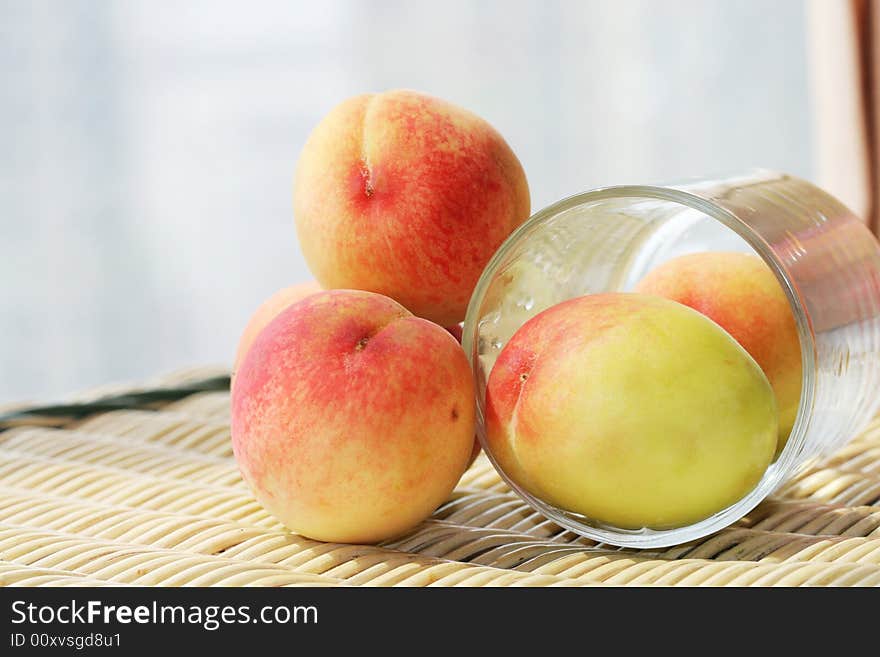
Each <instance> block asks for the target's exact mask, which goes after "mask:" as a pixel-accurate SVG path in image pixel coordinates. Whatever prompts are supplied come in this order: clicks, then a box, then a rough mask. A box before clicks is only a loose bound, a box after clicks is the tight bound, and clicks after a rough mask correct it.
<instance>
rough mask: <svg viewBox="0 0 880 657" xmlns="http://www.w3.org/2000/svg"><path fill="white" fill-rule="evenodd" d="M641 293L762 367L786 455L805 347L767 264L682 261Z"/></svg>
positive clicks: (653, 276)
mask: <svg viewBox="0 0 880 657" xmlns="http://www.w3.org/2000/svg"><path fill="white" fill-rule="evenodd" d="M636 291H637V292H642V293H644V294H656V295H659V296H663V297H667V298H669V299H672V300H673V301H678V302H679V303H683V304H685V305H686V306H690V307H691V308H693V309H694V310H697V311H699V312H701V313H703V314H704V315H706V316H707V317H708V318H709V319H711V320H713V321H714V322H716V323H717V324H719V325H720V326H721V327H722V328H723V329H724V330H725V331H727V332H728V333H730V334H731V335H732V336H733V337H734V338H736V340H737V342H739V343H740V344H741V345H742V346H743V347H745V350H746V351H748V352H749V354H751V356H752V358H754V359H755V360H756V361H758V365H760V366H761V369H763V370H764V374H766V375H767V378H768V379H769V380H770V385H772V386H773V392H774V393H775V394H776V403H777V406H778V407H779V445H778V448H777V453H778V452H781V451H782V448H783V447H784V446H785V442H786V441H787V440H788V434H789V433H791V429H792V427H793V426H794V420H795V418H796V417H797V411H798V406H799V404H800V396H801V345H800V339H799V338H798V332H797V327H796V326H795V323H794V316H793V315H792V312H791V307H790V306H789V304H788V300H787V299H786V297H785V293H784V292H783V291H782V287H781V286H780V284H779V281H777V280H776V277H775V276H774V275H773V272H772V271H771V270H770V268H769V267H768V266H767V265H766V264H765V263H764V261H763V260H761V259H760V258H759V257H758V256H756V255H751V254H747V253H727V252H705V253H695V254H692V255H686V256H681V257H679V258H673V259H672V260H669V261H668V262H665V263H663V264H662V265H660V266H659V267H657V268H656V269H654V270H653V271H651V272H650V273H648V275H647V276H645V278H644V279H642V280H641V281H640V282H639V284H638V285H637V286H636Z"/></svg>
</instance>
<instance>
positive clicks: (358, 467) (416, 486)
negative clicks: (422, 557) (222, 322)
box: [231, 290, 475, 543]
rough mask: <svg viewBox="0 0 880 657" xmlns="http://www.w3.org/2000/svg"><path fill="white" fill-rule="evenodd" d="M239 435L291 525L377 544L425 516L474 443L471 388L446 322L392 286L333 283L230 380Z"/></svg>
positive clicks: (272, 507)
mask: <svg viewBox="0 0 880 657" xmlns="http://www.w3.org/2000/svg"><path fill="white" fill-rule="evenodd" d="M231 409H232V447H233V451H234V453H235V458H236V460H237V462H238V465H239V469H240V470H241V473H242V476H243V477H244V479H245V481H247V483H248V484H249V485H250V487H251V489H252V490H253V492H254V495H255V496H256V497H257V499H258V500H259V501H260V502H261V503H262V504H263V506H264V507H265V508H266V509H267V510H268V511H270V512H271V513H272V514H273V515H275V516H276V517H277V518H278V519H279V520H280V521H281V522H282V523H284V524H285V525H286V526H287V527H289V528H290V529H292V530H293V531H295V532H298V533H300V534H302V535H304V536H308V537H310V538H314V539H318V540H323V541H338V542H345V543H371V542H376V541H381V540H383V539H387V538H391V537H394V536H396V535H398V534H400V533H402V532H404V531H406V530H407V529H409V528H410V527H412V526H414V525H415V524H417V523H419V522H420V521H422V520H423V519H425V518H426V517H427V516H429V515H430V514H431V513H432V512H433V511H434V509H435V508H436V507H437V506H439V505H440V504H441V503H442V502H443V501H444V500H445V499H446V498H447V497H448V495H449V494H450V492H451V491H452V489H453V487H454V486H455V484H456V483H457V482H458V479H459V478H460V476H461V474H462V473H463V472H464V469H465V466H466V465H467V463H468V459H469V458H470V455H471V449H472V447H473V436H474V411H475V409H474V388H473V381H472V377H471V371H470V367H469V365H468V362H467V358H466V357H465V355H464V352H463V351H462V349H461V347H460V346H459V345H458V344H457V343H456V341H455V339H454V338H453V337H452V336H451V335H449V333H448V332H447V331H446V330H445V329H443V328H441V327H439V326H437V325H435V324H432V323H431V322H429V321H427V320H424V319H420V318H418V317H415V316H413V315H412V314H411V313H410V312H408V311H407V310H406V309H405V308H403V307H402V306H401V305H400V304H398V303H396V302H395V301H393V300H391V299H389V298H387V297H384V296H382V295H378V294H373V293H370V292H362V291H354V290H331V291H327V292H320V293H318V294H314V295H311V296H309V297H307V298H305V299H303V300H301V301H299V302H298V303H295V304H293V305H292V306H289V307H288V308H287V309H286V310H284V311H282V312H281V314H279V315H278V316H277V317H275V319H273V320H272V321H271V322H269V324H267V325H266V327H265V328H264V329H263V330H262V331H261V332H260V333H259V335H257V337H256V339H255V340H254V342H253V344H252V345H251V348H250V349H249V350H248V352H247V354H246V355H245V357H244V359H243V360H242V362H241V365H240V367H239V370H238V374H237V376H236V378H235V383H234V385H233V388H232V403H231Z"/></svg>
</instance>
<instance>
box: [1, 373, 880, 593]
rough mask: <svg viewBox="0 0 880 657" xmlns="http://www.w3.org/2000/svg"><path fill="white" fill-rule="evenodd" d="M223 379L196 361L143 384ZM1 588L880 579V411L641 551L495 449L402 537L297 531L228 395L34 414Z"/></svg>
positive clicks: (13, 454) (9, 464) (17, 447)
mask: <svg viewBox="0 0 880 657" xmlns="http://www.w3.org/2000/svg"><path fill="white" fill-rule="evenodd" d="M222 374H224V372H223V371H222V370H218V369H217V368H201V369H196V370H190V371H187V372H182V373H178V374H176V375H173V376H170V377H165V378H163V379H161V380H156V381H152V382H147V383H145V384H144V385H143V386H142V389H156V388H157V387H158V388H161V387H162V386H166V387H169V388H170V387H174V386H181V385H182V386H185V385H186V384H187V383H189V382H193V381H200V380H204V379H205V378H206V377H211V376H217V375H222ZM138 389H139V388H132V387H131V386H127V387H126V386H109V387H105V388H102V389H99V390H92V391H89V392H87V393H83V394H81V395H77V396H76V397H75V398H73V399H71V400H68V401H71V402H80V403H84V402H90V401H94V400H100V399H102V398H104V397H105V396H107V395H113V394H119V393H120V392H126V391H131V390H135V391H136V390H138ZM119 406H125V404H124V403H121V404H119ZM12 410H14V409H13V408H12V407H6V408H5V409H3V411H4V412H7V413H8V412H10V411H12ZM4 428H5V429H6V430H3V429H4ZM0 585H4V586H126V585H135V586H138V585H140V586H143V585H154V586H591V585H593V586H594V585H636V586H645V585H668V586H878V585H880V419H877V420H875V421H874V422H873V423H872V424H871V425H870V426H869V427H867V428H866V429H865V431H863V432H862V433H861V434H860V435H859V436H857V437H856V438H855V439H854V440H853V441H852V442H851V443H850V444H849V445H847V446H846V447H845V448H844V449H842V450H841V451H840V452H838V453H836V454H834V455H833V456H831V457H830V458H828V459H826V460H824V461H823V462H821V463H819V464H817V465H816V466H815V467H813V468H811V469H809V470H807V471H805V472H804V473H802V474H801V475H800V476H798V477H797V478H796V479H795V480H793V481H791V482H789V483H788V484H787V485H785V486H784V487H783V488H782V489H781V490H780V491H778V493H777V494H776V495H775V496H774V497H773V498H772V499H770V500H767V501H765V502H764V503H762V504H761V505H760V506H759V507H758V508H757V509H755V510H754V511H753V512H752V513H750V514H749V515H748V516H747V517H746V518H744V519H743V520H741V521H740V522H739V523H737V524H736V525H734V526H732V527H729V528H727V529H725V530H723V531H721V532H719V533H717V534H714V535H712V536H709V537H706V538H703V539H700V540H697V541H694V542H691V543H687V544H684V545H679V546H676V547H670V548H662V549H657V550H631V549H619V548H614V547H612V546H608V545H601V544H596V543H595V542H593V541H590V540H587V539H584V538H582V537H579V536H577V535H576V534H573V533H572V532H569V531H566V530H563V529H561V528H560V527H559V526H557V525H555V524H554V523H553V522H551V521H549V520H547V519H546V518H544V517H542V516H541V515H540V514H538V513H537V512H535V511H534V510H532V509H531V508H530V507H529V506H528V505H526V504H525V503H524V502H523V501H522V500H520V498H518V497H517V496H516V495H515V494H514V493H513V492H512V491H511V490H510V489H509V488H508V487H507V486H506V485H505V484H504V482H503V481H502V480H501V478H500V477H499V476H498V475H497V473H496V472H495V471H494V470H493V468H492V466H491V464H490V463H489V461H488V460H487V459H486V458H485V456H482V455H481V456H480V457H479V458H478V459H477V461H476V462H475V463H474V465H473V466H472V467H471V468H470V469H469V470H468V471H467V472H466V473H465V474H464V476H463V477H462V478H461V481H460V482H459V484H458V487H457V488H456V489H455V491H454V492H453V494H452V495H451V497H450V498H449V500H448V501H447V502H446V503H445V504H443V505H442V506H441V507H440V508H438V509H437V511H436V512H435V513H434V515H433V517H432V518H431V519H429V520H427V521H425V522H424V523H422V524H421V525H420V526H418V527H416V528H415V529H413V530H412V531H411V532H409V533H408V534H406V535H405V536H402V537H400V538H397V539H395V540H393V541H390V542H387V543H384V544H381V545H375V546H373V545H370V546H364V545H343V544H333V543H321V542H317V541H313V540H309V539H306V538H303V537H301V536H298V535H295V534H292V533H290V532H289V531H287V530H286V529H285V528H284V527H282V526H281V525H280V524H278V523H277V522H276V521H275V520H274V519H273V518H272V516H271V515H269V514H268V513H267V512H266V511H264V510H263V509H262V508H261V507H260V505H259V504H258V503H257V502H256V501H255V500H254V498H253V497H252V495H251V493H250V491H249V490H248V487H247V486H246V485H245V484H244V482H243V481H242V479H241V477H240V476H239V474H238V470H237V468H236V465H235V461H234V460H233V458H232V448H231V442H230V436H229V394H228V392H226V391H223V390H218V391H208V392H195V393H193V394H186V395H185V396H181V398H180V399H176V400H172V401H167V400H164V399H159V400H156V401H154V402H151V403H146V404H140V405H139V406H138V407H137V408H122V407H120V408H110V409H106V410H103V411H101V412H95V413H92V414H90V415H87V416H86V417H77V418H70V417H63V416H59V415H58V414H56V415H55V416H50V417H44V416H41V415H33V416H30V417H24V418H19V419H17V420H16V421H14V422H6V423H5V424H0Z"/></svg>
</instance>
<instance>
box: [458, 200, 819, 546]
mask: <svg viewBox="0 0 880 657" xmlns="http://www.w3.org/2000/svg"><path fill="white" fill-rule="evenodd" d="M615 198H617V199H620V198H635V199H655V200H661V201H669V202H671V203H676V204H679V205H682V206H684V207H686V208H691V209H694V210H697V211H699V212H702V213H703V214H705V215H706V216H708V217H710V218H712V219H714V220H716V221H718V222H720V223H721V224H723V225H724V226H726V227H728V228H730V229H731V230H733V231H735V232H736V233H737V234H738V235H739V236H740V237H742V238H743V239H744V240H745V241H746V242H747V243H748V244H749V246H751V247H752V248H753V249H754V250H755V252H756V253H757V254H758V255H759V256H760V257H761V258H762V259H763V260H764V262H766V263H767V264H768V265H769V266H770V268H771V269H772V270H773V273H774V274H775V275H776V278H777V279H778V280H779V283H780V285H782V289H783V290H784V292H785V295H786V297H787V299H788V302H789V305H790V306H791V309H792V312H793V314H794V317H795V323H796V325H797V330H798V336H799V338H800V343H801V362H802V371H803V377H802V382H801V397H800V402H799V407H798V413H797V417H796V419H795V423H794V427H793V428H792V431H791V434H789V438H788V441H787V443H786V446H785V448H784V449H783V451H782V454H781V455H780V456H779V458H777V459H776V460H775V461H774V462H773V463H771V464H770V466H769V467H768V468H767V470H766V471H765V472H764V475H763V476H762V477H761V480H760V481H759V482H758V484H757V485H756V486H755V487H754V488H753V489H752V490H751V491H750V492H749V493H747V494H746V495H745V496H744V497H742V498H740V499H739V500H738V501H737V502H734V503H733V504H731V505H730V506H728V507H726V508H724V509H722V510H720V511H718V512H716V513H714V514H713V515H711V516H709V517H708V518H704V519H703V520H699V521H697V522H694V523H691V524H689V525H683V526H681V527H674V528H668V529H649V528H642V529H622V528H619V527H614V526H612V525H606V524H604V523H600V522H597V521H592V520H589V519H588V518H585V517H583V516H579V515H578V514H576V513H573V512H571V511H565V510H563V509H560V508H558V507H555V506H553V505H551V504H549V503H547V502H544V501H543V500H541V499H539V498H537V497H535V496H534V495H532V494H530V493H529V492H527V491H525V490H524V489H522V488H521V487H520V486H519V485H518V484H517V483H516V482H514V481H512V480H511V479H510V477H508V476H507V474H506V473H505V472H504V471H503V470H502V469H501V468H500V467H499V466H498V463H497V462H496V461H495V458H494V457H493V455H492V453H491V451H490V450H489V449H487V439H486V430H485V422H484V419H485V395H484V394H482V393H481V392H480V380H479V377H478V374H477V373H478V367H479V363H478V362H477V357H478V355H477V353H476V348H477V341H476V338H477V331H478V328H479V325H478V322H479V320H480V318H479V316H478V313H479V309H480V306H482V304H483V300H484V298H485V296H486V292H487V290H488V287H489V285H490V283H491V282H492V280H493V279H494V277H495V273H496V271H497V269H498V267H499V265H501V264H502V263H504V261H505V259H506V258H507V255H508V254H509V253H510V251H511V250H512V249H513V248H515V246H516V245H517V244H518V243H519V242H520V241H521V240H523V239H527V238H528V235H529V234H531V233H532V232H533V231H535V230H537V229H538V228H539V227H540V226H541V225H542V224H543V223H544V222H546V221H548V220H549V219H551V218H553V217H555V216H557V215H558V214H560V213H562V212H566V211H568V210H571V209H573V208H576V207H578V206H581V205H586V204H590V203H595V202H597V201H603V200H608V199H615ZM462 347H463V348H464V350H465V353H466V354H467V358H468V361H469V362H470V365H471V370H472V375H473V377H474V383H475V387H476V390H477V400H476V401H477V436H478V438H479V440H480V445H481V446H482V448H483V451H484V452H485V453H486V456H487V457H488V458H489V460H490V462H491V463H492V466H493V467H494V468H495V470H496V471H497V472H498V473H499V475H500V476H501V478H502V479H503V480H504V481H505V482H506V483H507V485H508V486H510V487H511V489H513V490H514V491H515V492H516V493H517V494H518V495H519V496H520V497H522V498H523V499H524V500H525V501H526V502H527V503H528V504H530V505H531V506H532V507H533V508H535V509H537V510H538V511H539V512H541V513H542V514H543V515H545V516H546V517H548V518H550V519H551V520H553V521H554V522H556V523H557V524H559V525H560V526H562V527H565V528H566V529H570V530H571V531H573V532H575V533H577V534H580V535H581V536H585V537H587V538H591V539H593V540H596V541H601V542H604V543H609V544H612V545H617V546H620V547H635V548H657V547H668V546H671V545H677V544H680V543H686V542H688V541H692V540H695V539H698V538H702V537H703V536H707V535H709V534H711V533H713V532H716V531H718V530H720V529H723V528H724V527H727V526H729V525H730V524H732V523H734V522H736V521H737V520H739V519H740V518H741V517H742V516H744V515H745V514H747V513H749V512H750V511H751V510H752V509H754V508H755V507H756V506H757V505H758V504H759V503H760V502H761V501H762V500H763V499H764V498H765V497H767V496H768V495H769V494H770V493H772V492H773V491H774V490H775V489H776V488H777V487H778V486H779V485H780V484H781V483H782V482H783V481H784V480H785V479H786V478H787V477H788V475H790V474H793V472H794V471H795V470H796V469H797V467H798V466H799V465H800V463H801V462H802V460H800V459H799V458H798V457H799V455H800V453H801V451H802V450H803V447H804V444H805V439H806V434H807V429H808V425H809V416H810V413H811V411H812V407H813V399H814V394H815V385H816V381H815V379H816V371H815V368H816V347H815V337H814V335H813V330H812V327H811V325H810V320H809V315H808V314H807V311H806V308H805V307H804V305H803V303H802V301H801V298H800V296H799V295H798V293H797V291H796V289H795V287H794V283H793V282H792V281H791V280H790V279H789V277H788V275H787V274H786V273H785V268H784V266H783V264H782V262H781V260H780V259H779V257H778V256H777V255H776V254H775V253H774V251H773V249H772V248H771V247H770V245H769V244H768V243H767V242H766V241H765V240H764V239H763V238H762V237H761V236H760V235H759V234H758V233H756V232H755V231H754V230H753V229H752V228H751V227H749V226H748V225H747V224H746V223H745V222H743V221H742V220H741V219H739V218H738V217H737V216H736V215H735V214H733V213H732V212H730V211H729V210H727V209H725V208H723V207H721V206H719V205H716V204H715V203H713V202H712V201H710V200H707V199H705V198H703V197H701V196H698V195H696V194H693V193H691V192H686V191H683V190H681V189H675V188H671V187H661V186H654V185H618V186H613V187H599V188H597V189H593V190H590V191H587V192H582V193H580V194H575V195H573V196H569V197H567V198H564V199H562V200H560V201H557V202H556V203H553V204H551V205H549V206H547V207H545V208H543V209H542V210H539V211H538V212H536V213H535V214H533V215H532V216H531V217H529V218H528V219H527V220H526V221H525V222H524V223H523V224H522V225H521V226H519V227H518V228H517V229H516V230H515V231H514V232H513V233H511V234H510V236H508V238H507V239H506V240H505V241H504V243H503V244H502V245H501V246H500V247H499V248H498V250H497V251H496V252H495V254H494V255H493V256H492V258H491V259H490V260H489V263H488V264H487V265H486V267H485V269H483V273H482V274H481V275H480V279H479V281H478V282H477V285H476V287H475V288H474V292H473V294H472V295H471V299H470V302H469V303H468V308H467V314H466V316H465V320H464V328H463V335H462ZM488 375H489V373H486V381H487V383H488ZM580 518H583V520H581V519H580Z"/></svg>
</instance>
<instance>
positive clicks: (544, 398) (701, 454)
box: [486, 293, 777, 529]
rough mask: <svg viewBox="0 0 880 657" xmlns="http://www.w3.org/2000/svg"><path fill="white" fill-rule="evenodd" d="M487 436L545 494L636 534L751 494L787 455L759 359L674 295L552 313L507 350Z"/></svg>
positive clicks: (498, 370) (503, 459)
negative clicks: (777, 453) (779, 449)
mask: <svg viewBox="0 0 880 657" xmlns="http://www.w3.org/2000/svg"><path fill="white" fill-rule="evenodd" d="M486 422H487V425H486V426H487V435H488V440H489V445H490V447H491V451H492V454H493V455H494V457H495V458H496V460H497V461H498V462H499V464H500V465H501V466H502V467H503V468H504V470H505V471H506V472H507V473H508V474H509V475H510V476H511V477H512V478H513V479H514V480H515V481H516V482H517V483H519V484H520V485H521V486H523V487H524V488H525V489H526V490H527V491H529V492H531V493H532V494H533V495H535V496H537V497H539V498H541V499H543V500H545V501H547V502H550V503H552V504H554V505H556V506H559V507H561V508H564V509H567V510H569V511H572V512H576V513H580V514H583V515H586V516H588V517H589V518H592V519H594V520H598V521H601V522H605V523H609V524H612V525H615V526H618V527H623V528H639V527H652V528H658V529H659V528H668V527H676V526H680V525H684V524H688V523H691V522H695V521H698V520H701V519H703V518H706V517H708V516H710V515H711V514H713V513H715V512H717V511H720V510H721V509H723V508H725V507H727V506H728V505H730V504H732V503H734V502H736V501H737V500H739V499H740V498H742V497H743V496H744V495H745V494H746V493H748V492H749V491H750V490H751V489H752V488H753V487H754V486H755V485H756V483H757V482H758V481H759V480H760V478H761V476H762V475H763V473H764V471H765V470H766V468H767V466H768V465H769V463H770V460H771V458H772V457H773V452H774V449H775V447H776V433H777V411H776V404H775V400H774V397H773V391H772V389H771V388H770V384H769V383H768V381H767V379H766V377H765V376H764V374H763V373H762V372H761V369H760V367H758V365H757V363H755V361H754V360H753V359H752V358H751V357H750V356H749V355H748V354H747V353H746V352H745V350H744V349H743V348H742V347H740V346H739V345H738V344H737V343H736V341H735V340H733V338H731V337H730V336H729V335H728V334H727V333H725V332H724V331H723V330H722V329H721V328H720V327H718V326H717V325H716V324H715V323H713V322H711V321H710V320H708V319H706V317H704V316H703V315H701V314H699V313H697V312H696V311H694V310H691V309H690V308H687V307H685V306H683V305H681V304H678V303H676V302H674V301H669V300H667V299H662V298H659V297H651V296H645V295H637V294H622V293H614V294H598V295H591V296H586V297H580V298H577V299H572V300H570V301H566V302H564V303H561V304H558V305H556V306H553V307H551V308H549V309H547V310H545V311H544V312H542V313H540V314H538V315H536V316H535V317H533V318H532V319H531V320H529V321H528V322H526V323H525V324H524V325H523V326H522V327H520V329H519V330H518V331H517V332H516V333H515V334H514V335H513V337H512V338H511V339H510V341H509V342H508V343H507V344H506V345H505V347H504V349H503V350H502V352H501V354H500V355H499V357H498V360H497V361H496V363H495V366H494V367H493V369H492V372H491V374H490V376H489V382H488V387H487V391H486Z"/></svg>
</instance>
